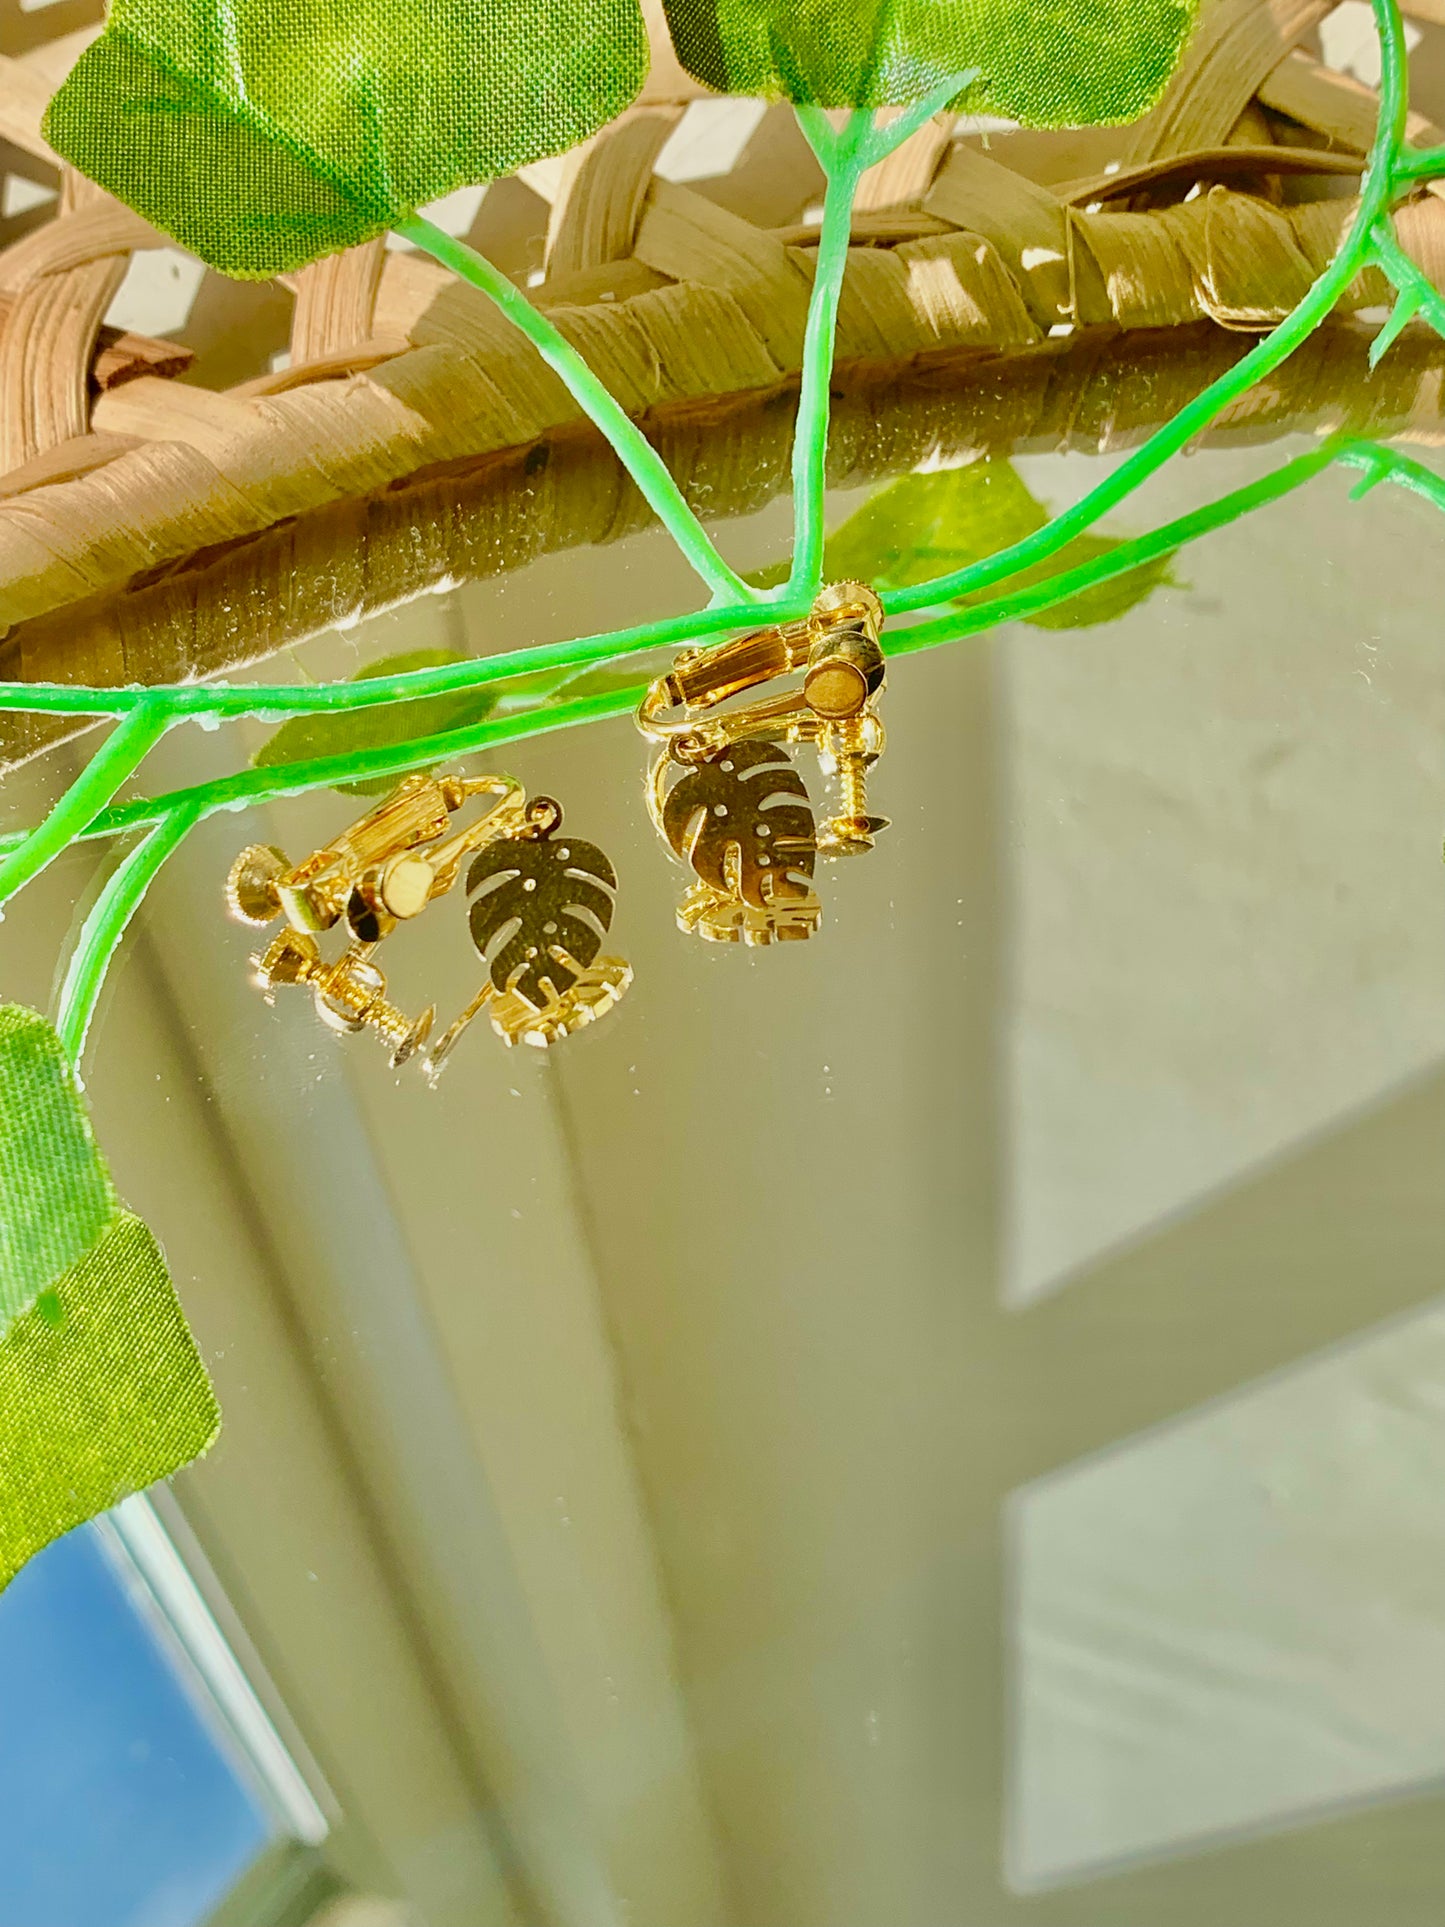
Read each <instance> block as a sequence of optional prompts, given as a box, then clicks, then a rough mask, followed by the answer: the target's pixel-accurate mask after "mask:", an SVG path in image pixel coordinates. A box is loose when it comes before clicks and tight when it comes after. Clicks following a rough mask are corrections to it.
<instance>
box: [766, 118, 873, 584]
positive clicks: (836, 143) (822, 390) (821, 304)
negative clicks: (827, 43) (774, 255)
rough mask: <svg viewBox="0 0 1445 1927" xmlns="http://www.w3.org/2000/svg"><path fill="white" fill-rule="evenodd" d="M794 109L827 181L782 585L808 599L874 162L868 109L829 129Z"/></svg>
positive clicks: (817, 574)
mask: <svg viewBox="0 0 1445 1927" xmlns="http://www.w3.org/2000/svg"><path fill="white" fill-rule="evenodd" d="M795 112H796V114H797V118H798V125H799V126H800V127H801V128H802V130H803V132H804V134H805V135H806V136H807V139H808V144H809V145H810V146H811V148H812V149H813V152H814V153H815V154H816V155H817V157H818V160H819V163H820V164H821V166H822V169H823V172H824V174H825V176H826V177H827V183H828V185H827V189H826V191H825V193H824V196H823V225H822V229H821V231H820V233H819V235H818V257H817V265H816V266H815V268H814V270H813V291H812V293H811V294H810V295H809V297H808V322H807V327H806V329H805V330H804V334H803V370H802V375H801V377H800V379H799V383H798V419H797V422H796V424H795V426H794V429H793V566H792V569H791V572H790V573H789V576H788V584H787V586H788V589H789V590H790V591H791V592H792V593H793V594H795V595H803V596H807V597H809V598H810V599H811V598H812V597H813V596H815V595H816V594H817V593H818V591H819V589H820V588H822V586H823V537H824V533H825V531H824V524H823V512H824V502H825V491H826V489H827V462H828V417H829V410H830V402H831V389H832V380H833V355H834V349H835V346H836V342H837V335H838V296H839V294H840V293H841V292H842V287H843V273H844V270H845V269H846V267H847V265H848V248H849V245H850V243H851V241H852V238H853V198H854V196H855V195H856V194H857V192H858V183H859V181H860V180H862V178H863V173H864V170H865V169H866V168H867V167H869V166H870V165H871V164H872V163H871V160H870V158H869V156H870V151H871V142H870V140H869V135H870V134H871V133H872V131H873V115H872V113H871V112H869V111H868V110H866V109H861V108H860V109H859V110H858V111H857V112H856V113H852V114H849V116H848V119H847V121H846V123H845V124H844V126H843V129H842V131H841V132H840V133H835V132H834V131H833V128H832V126H831V125H830V123H829V121H828V119H827V117H826V116H825V115H824V114H823V113H822V111H821V109H818V108H813V109H808V108H801V107H800V108H797V109H795Z"/></svg>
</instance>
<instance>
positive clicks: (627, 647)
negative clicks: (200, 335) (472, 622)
mask: <svg viewBox="0 0 1445 1927" xmlns="http://www.w3.org/2000/svg"><path fill="white" fill-rule="evenodd" d="M808 604H809V598H808V597H806V596H802V597H798V596H791V595H790V596H788V597H786V598H785V599H784V600H783V601H781V602H770V603H769V604H768V607H767V611H766V619H767V620H768V621H770V622H777V621H782V620H784V619H786V618H788V617H791V616H800V615H803V614H804V613H805V612H806V610H807V608H808ZM758 619H759V618H758V616H757V613H756V611H750V612H742V611H739V610H738V609H736V608H713V609H699V610H696V611H694V613H693V614H691V615H686V616H669V617H667V618H666V619H665V620H664V621H661V622H642V623H638V624H637V625H636V627H635V628H631V629H609V630H608V631H607V632H606V633H605V634H602V635H595V636H583V637H580V638H573V639H571V640H569V641H567V642H547V643H541V644H539V645H538V646H537V647H535V648H532V649H514V650H512V651H511V652H510V653H508V654H505V655H497V656H483V657H480V658H479V659H476V660H471V661H467V662H453V663H444V664H443V665H441V667H439V668H436V669H411V670H408V671H406V672H405V673H404V674H402V675H399V676H372V677H368V678H366V679H365V680H363V681H360V682H342V683H306V684H296V683H212V684H205V685H203V684H200V683H190V684H183V685H180V686H177V687H174V688H170V689H135V688H130V689H101V688H89V687H86V686H85V685H84V684H81V683H28V682H0V710H5V709H16V710H25V711H27V712H34V713H36V714H41V715H47V716H130V715H133V714H134V713H135V711H136V710H138V709H142V708H154V707H156V706H158V705H159V706H162V707H164V709H165V710H166V713H167V715H168V716H169V717H170V718H171V719H172V720H173V721H175V722H184V721H186V720H187V719H188V718H189V719H193V718H195V717H198V716H220V717H225V718H228V719H234V718H236V717H239V716H255V717H259V718H260V719H261V720H262V721H263V722H265V721H278V722H279V721H280V720H281V719H282V718H283V717H286V716H318V715H322V714H326V715H332V714H336V713H338V712H341V711H345V710H353V709H373V708H377V707H380V706H382V705H384V704H387V703H396V702H413V701H415V700H416V698H417V697H419V696H444V695H450V694H452V693H454V692H456V691H458V690H469V689H480V688H482V687H484V686H485V685H486V684H488V683H495V682H507V681H510V680H511V679H512V678H513V677H515V676H531V675H538V674H542V673H545V672H547V671H550V670H554V669H555V670H558V671H565V670H576V671H578V672H579V673H580V672H581V671H582V670H584V669H595V668H597V667H598V665H599V664H601V663H606V662H612V661H614V660H615V659H616V658H617V657H619V656H630V655H640V654H643V653H644V652H646V651H647V650H650V649H667V648H675V647H676V646H677V644H679V643H684V642H695V641H701V640H702V639H704V638H705V637H708V636H716V635H722V634H725V633H727V632H729V631H732V630H736V629H741V628H746V627H747V625H748V623H749V622H750V621H756V620H758Z"/></svg>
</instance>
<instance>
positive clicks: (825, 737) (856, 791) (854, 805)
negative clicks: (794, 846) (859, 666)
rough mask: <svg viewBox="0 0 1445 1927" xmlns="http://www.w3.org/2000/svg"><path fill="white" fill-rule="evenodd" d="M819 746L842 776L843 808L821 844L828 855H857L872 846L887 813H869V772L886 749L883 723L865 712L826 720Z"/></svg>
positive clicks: (828, 824)
mask: <svg viewBox="0 0 1445 1927" xmlns="http://www.w3.org/2000/svg"><path fill="white" fill-rule="evenodd" d="M818 746H819V748H820V750H821V751H822V753H823V756H824V758H825V766H826V764H831V765H832V769H833V772H834V774H835V775H836V776H837V778H838V788H839V803H840V806H841V807H840V811H839V814H838V815H837V816H833V817H830V818H829V819H828V820H827V822H826V823H825V824H824V825H823V835H822V837H821V838H820V839H819V843H818V848H819V849H820V850H821V851H822V852H823V854H824V855H825V856H856V855H858V854H860V853H861V852H862V851H864V850H871V849H872V848H873V845H874V841H875V839H876V838H877V836H878V835H879V833H880V831H883V830H886V829H887V828H888V818H887V817H886V816H870V815H869V814H868V772H869V770H870V769H871V768H872V767H873V765H874V764H875V763H876V762H877V761H878V758H879V757H880V756H881V755H882V753H883V725H882V723H881V722H880V721H879V719H878V717H877V716H875V715H872V714H867V713H865V714H864V715H861V716H850V717H848V718H847V719H846V720H845V721H842V722H834V723H825V724H824V726H823V729H822V732H821V734H820V736H819V738H818Z"/></svg>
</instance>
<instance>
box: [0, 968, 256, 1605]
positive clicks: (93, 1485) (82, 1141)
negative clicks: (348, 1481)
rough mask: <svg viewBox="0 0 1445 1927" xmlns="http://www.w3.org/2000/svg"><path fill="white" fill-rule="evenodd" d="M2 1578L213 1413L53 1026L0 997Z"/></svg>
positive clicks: (169, 1455) (188, 1440) (147, 1238)
mask: <svg viewBox="0 0 1445 1927" xmlns="http://www.w3.org/2000/svg"><path fill="white" fill-rule="evenodd" d="M0 1250H3V1252H4V1261H5V1265H6V1271H5V1279H4V1283H5V1297H4V1303H3V1306H0V1587H3V1586H5V1585H6V1584H7V1583H8V1582H9V1580H10V1579H11V1578H13V1576H14V1575H15V1573H16V1572H18V1571H19V1569H20V1567H21V1566H22V1565H24V1563H25V1561H26V1560H27V1559H29V1558H30V1557H31V1556H32V1555H33V1554H34V1553H36V1552H39V1551H40V1549H41V1547H42V1546H46V1545H48V1544H49V1543H50V1541H51V1540H52V1539H56V1538H58V1537H59V1536H60V1534H61V1533H63V1532H68V1531H70V1529H71V1527H72V1526H77V1525H80V1524H82V1523H83V1522H84V1521H85V1520H86V1519H91V1518H94V1517H95V1515H96V1514H97V1513H98V1512H104V1511H105V1510H106V1509H107V1508H108V1507H110V1506H113V1505H115V1504H116V1502H117V1501H118V1500H120V1499H123V1498H125V1497H127V1496H128V1495H129V1494H130V1493H132V1492H139V1491H140V1490H141V1489H142V1488H143V1487H145V1486H147V1485H151V1484H153V1483H154V1482H155V1480H157V1479H161V1478H166V1477H168V1476H169V1475H170V1474H171V1473H172V1472H175V1471H177V1470H178V1469H179V1468H180V1467H181V1466H182V1465H184V1464H186V1463H187V1461H188V1460H190V1459H193V1458H195V1457H196V1456H197V1454H198V1453H201V1452H204V1451H205V1450H206V1448H207V1446H208V1445H210V1443H211V1442H212V1440H213V1439H214V1438H215V1436H216V1432H217V1430H218V1428H219V1425H220V1414H219V1412H218V1410H217V1407H216V1399H215V1394H214V1393H213V1391H212V1390H211V1384H210V1380H209V1379H208V1378H207V1376H206V1371H205V1367H204V1366H203V1365H202V1363H201V1360H200V1357H199V1355H198V1353H197V1351H196V1347H195V1343H194V1340H193V1339H192V1337H191V1334H190V1332H189V1331H188V1330H187V1328H186V1322H185V1318H184V1317H183V1315H182V1313H181V1308H180V1305H179V1303H178V1302H177V1300H176V1295H175V1292H174V1290H173V1288H172V1286H171V1281H170V1278H169V1276H168V1274H167V1272H166V1266H165V1260H164V1259H163V1258H162V1256H161V1253H160V1250H159V1248H158V1247H157V1245H156V1242H155V1240H154V1238H153V1237H152V1236H151V1234H150V1232H149V1231H148V1230H147V1229H146V1227H145V1226H144V1225H143V1224H142V1223H141V1221H140V1219H139V1218H136V1217H134V1216H132V1214H131V1213H130V1212H128V1211H125V1210H123V1209H122V1208H121V1206H120V1204H119V1202H118V1201H117V1199H116V1196H115V1192H114V1190H113V1188H112V1186H111V1182H110V1177H109V1174H108V1173H107V1171H106V1168H105V1165H104V1163H103V1161H102V1159H101V1157H100V1154H99V1152H98V1150H97V1149H96V1146H95V1140H94V1136H93V1133H92V1131H91V1128H90V1121H89V1118H88V1117H87V1116H86V1113H85V1108H84V1106H83V1104H82V1102H81V1099H80V1094H79V1092H78V1090H77V1088H76V1084H75V1079H74V1076H73V1075H72V1073H71V1071H70V1068H69V1066H68V1065H67V1063H66V1060H65V1056H64V1052H63V1051H62V1049H61V1046H60V1040H59V1038H58V1037H57V1036H56V1035H55V1032H54V1031H53V1030H52V1029H51V1027H50V1026H49V1024H47V1023H46V1022H45V1020H44V1018H42V1017H40V1016H38V1015H37V1014H36V1013H35V1012H34V1011H30V1010H22V1009H20V1008H18V1007H17V1006H15V1005H7V1006H3V1007H0Z"/></svg>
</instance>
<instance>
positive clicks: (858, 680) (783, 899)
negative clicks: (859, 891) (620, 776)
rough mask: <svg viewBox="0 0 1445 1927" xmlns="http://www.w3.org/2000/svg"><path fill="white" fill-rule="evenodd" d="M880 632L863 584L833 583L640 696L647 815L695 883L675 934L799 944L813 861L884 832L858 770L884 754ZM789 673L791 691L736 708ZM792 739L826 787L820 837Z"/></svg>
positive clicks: (865, 844) (815, 918) (812, 898)
mask: <svg viewBox="0 0 1445 1927" xmlns="http://www.w3.org/2000/svg"><path fill="white" fill-rule="evenodd" d="M882 622H883V608H882V604H881V603H880V602H879V600H878V598H877V596H876V595H875V594H874V593H873V591H872V590H871V589H870V588H869V587H868V586H867V585H866V584H865V583H861V582H841V583H836V584H834V585H833V586H832V587H831V588H827V589H825V590H824V591H823V592H822V594H821V595H820V596H819V597H818V599H817V601H816V602H815V603H814V605H813V608H812V610H811V611H810V613H809V614H808V615H807V616H805V617H803V618H802V619H801V620H800V621H797V622H789V623H777V624H774V625H773V626H772V627H770V628H766V629H757V630H754V631H752V632H751V633H750V634H748V635H745V636H739V637H737V638H736V639H734V640H733V641H730V642H724V643H720V644H718V645H716V646H715V647H713V648H710V649H694V650H690V651H688V652H687V653H686V654H684V655H682V656H679V657H678V659H677V661H676V662H675V663H674V664H673V666H672V669H671V671H670V672H669V673H668V674H667V675H665V676H660V677H659V678H658V679H657V681H656V682H655V683H653V685H652V687H651V689H649V690H648V692H647V695H646V696H645V697H644V698H643V701H642V704H641V707H640V708H639V710H638V713H637V722H638V727H639V728H640V729H641V731H642V733H643V734H644V735H645V736H647V737H648V738H649V739H650V740H651V741H653V742H655V743H658V744H659V745H660V749H659V753H658V755H657V756H656V757H655V758H654V760H653V764H652V768H651V771H650V774H649V781H648V808H649V811H650V813H651V816H652V820H653V823H654V824H655V825H656V827H657V830H658V832H659V834H660V835H661V836H662V837H663V839H664V841H665V842H666V843H667V844H668V845H669V847H670V848H671V849H672V852H673V854H674V855H675V856H676V857H677V858H678V860H679V861H680V862H683V863H686V864H688V865H690V867H691V868H692V870H693V872H694V874H695V875H696V877H697V879H698V881H697V882H696V883H695V884H694V885H693V886H692V888H691V889H690V890H689V891H688V893H687V895H686V897H685V898H684V899H683V902H682V904H681V905H680V907H679V909H678V923H679V925H680V926H681V928H682V929H684V930H688V931H695V932H696V933H697V934H698V935H699V936H702V937H706V938H708V939H710V940H711V941H713V942H720V943H737V942H743V943H749V944H764V943H774V942H778V943H784V942H790V941H798V940H802V939H805V938H808V937H810V936H812V935H813V933H814V932H815V931H816V930H817V929H818V927H819V924H820V923H821V921H822V914H823V912H822V905H821V903H820V902H819V900H818V898H817V896H816V895H815V894H814V890H813V877H814V871H815V868H816V859H817V857H819V856H823V857H827V858H833V857H840V856H850V855H854V854H856V853H858V852H860V851H863V850H869V849H871V848H872V847H873V843H874V840H875V838H876V837H877V836H878V835H879V833H880V832H881V831H882V830H884V829H886V828H887V827H888V825H887V820H886V818H884V817H880V816H872V815H870V814H869V812H868V773H869V771H870V770H871V768H872V766H873V764H874V763H876V762H877V760H878V758H879V756H880V755H881V754H882V752H883V746H884V733H883V724H882V721H881V719H880V718H879V716H878V713H877V707H876V704H877V699H878V697H879V696H881V694H882V693H883V688H884V684H885V681H886V663H885V660H884V656H883V651H882V648H881V646H880V644H879V640H878V635H879V630H880V629H881V627H882ZM799 670H801V671H802V672H803V680H802V684H801V686H799V687H797V688H794V689H791V690H786V691H784V692H782V693H780V694H778V695H774V696H771V697H765V698H760V699H757V700H755V701H752V702H750V703H738V702H737V701H736V699H737V698H739V697H742V696H745V695H747V693H748V692H749V691H751V690H755V689H757V688H759V687H761V686H762V685H764V684H766V683H770V682H773V681H776V680H777V679H778V678H780V677H783V676H787V675H790V674H794V673H796V672H797V671H799ZM728 703H732V704H733V705H734V706H733V707H731V708H723V707H722V705H724V704H728ZM676 712H681V713H680V714H679V713H676ZM801 742H810V743H812V744H814V745H815V747H816V748H817V751H818V757H819V762H820V765H821V767H822V769H823V772H824V774H825V775H826V776H829V777H832V778H834V779H835V780H836V783H837V786H838V791H839V808H838V810H837V812H836V814H834V815H833V816H831V817H829V818H828V819H826V820H825V822H824V824H823V826H822V829H821V832H820V831H819V829H818V826H817V823H816V820H815V817H814V814H813V806H812V803H811V801H810V799H809V796H808V790H807V785H806V784H805V783H804V781H803V779H802V777H801V776H800V775H799V774H798V772H797V770H796V769H795V768H794V767H793V765H792V759H791V757H790V756H789V754H788V750H787V747H786V745H788V744H792V743H801Z"/></svg>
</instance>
